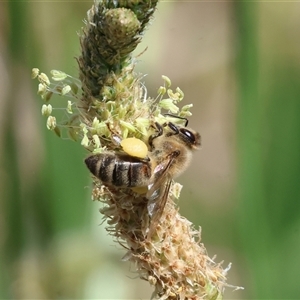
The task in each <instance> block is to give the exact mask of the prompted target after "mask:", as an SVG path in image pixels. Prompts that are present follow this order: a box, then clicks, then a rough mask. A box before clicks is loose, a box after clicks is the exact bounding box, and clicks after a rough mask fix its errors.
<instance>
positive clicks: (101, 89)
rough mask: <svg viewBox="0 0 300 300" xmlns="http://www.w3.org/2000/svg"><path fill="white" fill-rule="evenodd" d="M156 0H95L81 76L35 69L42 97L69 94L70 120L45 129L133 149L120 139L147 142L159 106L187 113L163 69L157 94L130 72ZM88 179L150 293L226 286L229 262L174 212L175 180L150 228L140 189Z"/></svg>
mask: <svg viewBox="0 0 300 300" xmlns="http://www.w3.org/2000/svg"><path fill="white" fill-rule="evenodd" d="M157 2H158V0H119V1H118V0H95V1H94V5H93V6H92V8H91V9H90V10H89V11H88V13H87V20H86V22H85V27H84V28H83V30H82V33H81V35H80V44H81V55H80V56H79V57H78V58H77V61H78V65H79V79H80V81H78V80H76V79H74V78H72V77H71V76H69V75H66V74H65V73H64V72H60V71H54V72H52V76H54V77H53V78H54V81H55V82H54V83H50V82H48V80H47V79H48V77H46V76H45V75H44V74H43V73H41V75H38V74H39V70H38V69H34V70H33V77H36V78H38V80H39V81H40V84H42V85H43V89H41V88H40V89H39V93H40V95H41V96H42V98H43V99H44V100H45V101H48V98H49V96H47V95H49V94H51V95H52V94H59V95H61V96H63V97H67V96H68V98H66V109H67V111H68V112H69V114H67V116H68V117H69V118H70V119H68V120H67V121H66V122H64V123H63V124H56V123H54V122H52V123H51V122H50V121H51V120H54V117H52V118H51V120H50V121H49V119H48V122H47V126H48V127H49V128H50V129H53V128H58V127H59V126H60V125H62V127H63V128H64V129H65V128H68V129H69V135H70V136H71V137H72V139H76V138H78V140H80V141H81V145H82V146H83V147H85V148H87V149H88V150H89V151H91V152H92V153H101V152H103V151H112V152H113V151H115V150H117V149H120V147H121V146H122V147H123V149H124V150H125V151H127V152H128V153H131V152H132V151H133V152H134V151H137V150H135V149H134V148H133V145H132V144H131V142H128V143H125V142H122V141H124V140H125V139H128V138H132V140H131V141H136V140H137V139H138V140H139V141H141V142H144V143H145V144H147V142H148V137H149V135H151V134H152V133H154V129H153V124H154V123H155V122H158V123H164V122H166V121H167V120H168V116H164V112H168V111H169V112H173V113H176V114H177V115H178V116H180V117H181V118H185V117H188V116H190V115H191V112H190V108H191V107H192V105H191V104H189V105H184V106H183V108H179V107H178V102H180V101H181V100H182V99H183V97H184V94H183V92H182V91H181V90H180V89H179V88H176V89H175V91H173V90H172V89H171V80H170V79H169V78H168V77H167V76H163V82H164V84H163V86H161V87H160V88H159V89H158V95H157V97H155V98H150V97H148V96H147V90H146V87H145V85H144V84H143V82H142V78H143V76H141V75H138V74H136V73H135V72H134V66H135V63H136V59H135V57H134V56H133V55H132V52H133V51H134V50H135V49H136V47H137V45H138V44H139V42H140V41H141V39H142V37H143V33H144V31H145V28H146V27H147V25H148V24H149V21H150V20H151V18H152V16H153V13H154V12H155V9H156V5H157ZM58 79H59V80H58ZM78 90H79V91H80V90H81V92H78ZM70 97H72V98H73V99H72V101H70ZM49 99H50V98H49ZM71 104H72V110H71ZM47 107H48V106H47ZM165 110H167V111H165ZM43 111H46V106H44V110H43ZM49 114H50V113H48V115H49ZM46 115H47V114H46ZM48 118H50V117H48ZM172 120H173V119H172ZM148 146H149V145H148ZM138 148H139V150H138V151H139V155H140V156H141V157H142V156H144V155H145V153H146V152H145V150H143V146H142V145H138ZM93 178H94V188H93V191H92V199H93V200H97V201H101V202H103V204H104V205H103V208H102V209H101V213H102V214H103V216H104V218H105V219H106V220H107V224H108V227H107V231H108V232H109V233H110V234H111V235H112V236H114V237H116V239H117V241H118V242H119V243H120V244H121V245H123V246H124V247H125V248H126V249H127V253H126V254H125V255H124V260H128V261H131V262H132V263H133V264H134V266H136V272H137V273H138V275H139V277H140V278H141V279H144V280H147V281H148V282H149V283H150V284H151V285H152V286H153V288H154V291H153V295H152V298H158V299H171V300H172V299H174V300H175V299H181V300H187V299H193V300H196V299H222V295H223V292H224V288H225V287H226V286H229V285H228V284H227V283H226V275H227V272H228V270H229V268H230V266H229V267H227V268H225V269H223V268H222V266H221V265H220V264H218V263H215V262H214V260H213V259H211V258H209V257H208V255H207V252H206V249H205V247H204V245H203V244H202V243H201V234H200V231H198V230H196V229H195V228H194V226H193V224H192V223H191V222H189V221H188V220H187V219H186V218H184V217H183V216H181V215H180V214H179V212H178V208H177V206H176V204H175V202H174V201H175V200H176V199H177V198H178V197H179V194H180V190H181V185H180V184H178V183H175V182H173V183H172V186H171V189H170V192H169V196H168V199H167V204H166V206H165V208H164V210H163V212H162V214H161V217H160V219H159V221H158V223H157V226H155V228H152V229H151V235H149V230H150V226H151V218H150V217H149V212H148V209H147V203H148V200H147V198H146V197H145V191H138V190H137V189H129V188H118V187H112V186H106V185H104V184H102V183H101V182H100V181H99V180H98V179H97V178H95V177H93Z"/></svg>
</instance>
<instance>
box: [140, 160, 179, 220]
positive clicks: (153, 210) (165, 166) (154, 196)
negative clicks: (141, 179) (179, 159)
mask: <svg viewBox="0 0 300 300" xmlns="http://www.w3.org/2000/svg"><path fill="white" fill-rule="evenodd" d="M175 157H176V156H174V155H169V156H168V157H167V158H166V159H165V160H164V161H163V162H161V163H160V164H158V165H157V166H156V168H155V170H154V172H153V176H154V179H153V180H152V182H151V184H150V185H149V186H148V188H149V190H148V192H147V194H146V197H147V198H148V200H149V201H148V213H149V215H150V217H157V215H158V217H160V215H161V213H162V212H163V210H164V207H165V205H166V203H167V200H168V195H169V191H170V187H171V183H172V178H170V176H169V175H168V171H169V169H170V166H171V165H172V163H173V161H174V158H175Z"/></svg>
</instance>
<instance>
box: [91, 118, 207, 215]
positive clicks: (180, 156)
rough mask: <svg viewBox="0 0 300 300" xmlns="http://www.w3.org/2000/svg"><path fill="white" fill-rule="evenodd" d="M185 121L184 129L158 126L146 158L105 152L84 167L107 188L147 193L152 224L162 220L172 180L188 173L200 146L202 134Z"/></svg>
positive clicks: (165, 124)
mask: <svg viewBox="0 0 300 300" xmlns="http://www.w3.org/2000/svg"><path fill="white" fill-rule="evenodd" d="M184 120H185V121H186V122H185V125H184V126H179V125H175V124H174V123H172V122H166V123H164V124H159V123H158V122H156V123H155V124H154V128H155V130H156V132H155V133H154V134H152V135H150V137H149V139H148V153H147V155H146V156H145V157H141V156H142V155H140V153H136V154H135V153H134V151H130V155H129V154H128V153H126V152H120V153H118V152H103V153H100V154H94V155H91V156H89V157H88V158H86V160H85V163H86V165H87V167H88V169H89V170H90V171H91V173H92V174H93V175H95V176H96V177H97V178H98V179H100V180H101V181H102V183H104V184H105V185H111V186H115V187H128V188H133V190H134V191H135V189H137V188H141V190H144V192H143V193H142V194H145V197H146V198H147V199H148V204H147V208H148V213H149V216H150V217H151V219H152V220H154V219H155V220H159V218H160V216H161V214H162V212H163V210H164V207H165V205H166V202H167V199H168V195H169V191H170V187H171V184H172V179H173V178H175V177H177V176H179V175H180V174H181V173H182V172H184V171H185V170H186V168H187V167H188V165H189V163H190V161H191V156H192V151H193V150H196V149H198V148H199V146H200V140H201V137H200V134H199V133H198V132H196V131H194V130H193V129H190V128H187V127H186V126H187V123H188V121H187V119H184ZM138 141H139V142H141V141H140V140H138ZM142 143H143V142H142ZM132 147H134V145H132ZM137 148H139V147H137ZM125 151H126V150H125ZM143 188H144V189H143Z"/></svg>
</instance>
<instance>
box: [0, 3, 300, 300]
mask: <svg viewBox="0 0 300 300" xmlns="http://www.w3.org/2000/svg"><path fill="white" fill-rule="evenodd" d="M91 4H92V1H85V2H83V1H81V2H75V1H74V2H55V1H53V2H50V1H47V2H46V1H45V2H43V1H39V2H29V1H28V2H27V1H22V2H21V1H8V2H1V3H0V79H1V80H0V91H1V93H0V145H1V147H0V191H1V193H0V197H1V198H0V246H1V252H0V298H1V299H3V298H6V299H25V298H28V299H33V298H35V299H43V298H44V299H46V298H48V299H50V298H51V299H58V298H60V299H62V298H69V299H73V298H84V299H92V298H94V299H95V298H98V299H149V298H150V296H151V288H149V287H148V284H147V283H145V282H143V281H141V280H139V279H136V274H135V273H134V272H133V270H134V268H133V267H131V266H130V265H129V263H127V262H122V261H121V258H122V256H123V255H124V254H125V251H124V249H122V248H121V246H118V245H117V244H115V243H114V242H113V239H112V238H111V237H109V236H107V234H106V232H105V229H104V225H101V226H99V225H100V223H101V221H102V219H101V215H100V214H99V212H98V209H99V208H100V204H99V203H93V202H92V201H91V200H90V192H91V189H90V186H91V184H90V176H89V172H88V171H87V170H86V169H85V167H84V165H83V159H84V157H85V156H86V155H87V153H86V152H85V151H84V150H83V149H82V147H81V146H80V145H79V144H76V143H74V142H71V141H69V140H66V141H64V140H61V139H59V138H57V137H56V136H55V135H54V134H53V133H52V132H49V131H47V129H46V126H45V119H43V118H42V116H41V114H40V108H41V105H42V101H41V99H40V98H39V97H38V96H37V95H36V90H37V82H36V81H32V80H31V79H30V74H31V69H32V67H38V68H39V69H40V70H42V71H43V72H45V73H48V74H49V71H50V70H51V69H60V70H63V71H65V72H67V73H68V74H71V75H74V76H77V73H78V68H77V64H76V61H75V59H74V57H76V56H78V55H79V42H78V36H77V32H79V31H80V28H81V27H82V26H83V22H82V20H83V19H84V18H85V15H86V11H87V10H88V9H89V8H90V6H91ZM146 47H148V49H147V51H146V52H145V53H144V54H143V55H142V56H140V57H139V60H140V63H139V65H138V67H137V70H138V71H139V72H142V73H143V74H148V75H147V77H145V83H146V85H147V87H148V93H149V95H153V96H155V95H156V90H157V88H158V87H159V86H160V85H161V83H162V80H161V75H167V76H169V77H170V78H171V79H172V82H173V87H174V88H175V87H176V86H179V87H180V88H181V89H182V90H183V91H184V93H185V99H184V103H183V104H188V103H191V102H192V103H193V104H194V109H193V113H194V114H193V117H192V118H191V120H190V126H191V127H193V128H195V129H197V130H199V131H200V133H201V135H202V138H203V148H202V150H201V151H199V152H197V153H196V154H195V156H194V160H193V163H192V166H191V167H190V169H189V170H188V171H187V172H186V173H185V174H184V175H182V176H181V178H180V179H179V182H181V183H183V184H184V190H183V192H182V197H181V198H180V202H179V206H180V209H181V212H182V214H183V215H184V216H186V217H187V218H188V219H190V220H191V221H193V223H194V224H195V226H196V227H198V226H201V227H202V241H203V242H204V244H205V246H206V248H207V250H208V253H209V255H210V256H211V257H212V256H213V255H215V254H217V258H216V259H215V260H216V261H222V260H224V267H225V266H226V265H227V264H228V263H229V262H232V263H233V266H232V269H231V270H230V271H229V275H228V283H229V284H232V285H237V286H244V287H245V290H244V291H235V292H233V291H232V289H231V288H227V289H226V293H225V298H226V299H299V292H300V284H299V267H300V257H299V256H300V183H299V178H300V152H299V150H300V3H299V2H252V3H251V2H225V1H224V2H202V1H199V2H183V1H182V2H175V1H174V2H167V1H166V2H164V1H162V2H161V3H160V4H159V6H158V11H157V12H156V17H155V20H154V21H153V24H152V26H151V27H150V29H149V30H148V31H147V32H146V35H145V39H144V40H143V43H142V44H141V45H140V46H139V48H138V49H137V51H136V54H139V53H141V52H142V51H143V50H144V49H145V48H146ZM56 101H57V102H59V101H60V99H59V98H58V99H57V100H56Z"/></svg>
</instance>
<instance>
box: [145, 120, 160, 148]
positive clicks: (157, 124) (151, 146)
mask: <svg viewBox="0 0 300 300" xmlns="http://www.w3.org/2000/svg"><path fill="white" fill-rule="evenodd" d="M155 127H156V129H157V133H154V134H152V135H150V136H149V139H148V144H149V146H150V149H151V151H152V150H153V149H154V146H153V140H154V139H156V138H157V137H159V136H161V135H162V134H163V131H164V129H163V126H162V125H160V124H159V123H158V122H155Z"/></svg>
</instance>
